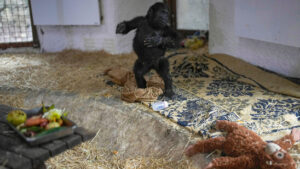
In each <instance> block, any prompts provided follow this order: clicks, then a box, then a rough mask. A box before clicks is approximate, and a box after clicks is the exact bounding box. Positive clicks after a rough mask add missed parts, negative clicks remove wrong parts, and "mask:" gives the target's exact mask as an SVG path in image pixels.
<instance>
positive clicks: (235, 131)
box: [185, 120, 300, 169]
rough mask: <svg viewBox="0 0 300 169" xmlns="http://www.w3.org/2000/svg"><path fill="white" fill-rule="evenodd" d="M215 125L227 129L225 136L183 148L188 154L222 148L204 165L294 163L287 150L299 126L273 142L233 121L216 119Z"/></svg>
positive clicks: (280, 167)
mask: <svg viewBox="0 0 300 169" xmlns="http://www.w3.org/2000/svg"><path fill="white" fill-rule="evenodd" d="M216 128H217V129H219V130H223V131H226V132H227V136H226V137H216V138H211V139H208V140H203V141H199V142H197V143H196V144H194V145H191V146H189V147H188V148H187V149H186V150H185V155H187V156H188V157H190V156H193V155H194V154H196V153H209V152H212V151H214V150H215V149H219V150H222V151H223V152H224V153H225V154H226V156H225V157H219V158H216V159H214V160H212V162H210V163H209V164H208V165H207V166H206V167H205V169H254V168H257V167H260V168H261V169H296V163H295V161H294V160H293V159H292V157H291V156H290V155H289V154H288V152H287V150H288V149H289V148H291V147H292V146H293V144H294V143H295V142H296V141H299V140H300V130H299V129H293V130H292V132H291V134H289V135H286V136H285V137H283V138H281V139H280V140H277V141H275V142H271V143H267V142H264V141H263V140H262V139H261V138H260V137H259V136H258V135H257V134H256V133H254V132H253V131H251V130H249V129H247V128H245V127H243V126H240V125H238V124H237V123H234V122H229V121H224V120H220V121H217V123H216Z"/></svg>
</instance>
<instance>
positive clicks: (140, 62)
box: [116, 3, 181, 98]
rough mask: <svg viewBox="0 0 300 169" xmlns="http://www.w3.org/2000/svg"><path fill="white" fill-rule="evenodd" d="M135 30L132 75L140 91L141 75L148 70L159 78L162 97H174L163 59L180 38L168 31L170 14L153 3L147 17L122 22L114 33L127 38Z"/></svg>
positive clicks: (167, 67)
mask: <svg viewBox="0 0 300 169" xmlns="http://www.w3.org/2000/svg"><path fill="white" fill-rule="evenodd" d="M133 29H137V30H136V34H135V37H134V40H133V49H134V51H135V53H136V54H137V55H138V59H137V60H136V62H135V65H134V70H133V71H134V74H135V79H136V82H137V85H138V87H139V88H146V81H145V79H144V75H145V74H146V73H147V72H149V71H150V70H151V69H154V70H156V72H157V73H158V74H159V75H160V76H161V77H162V79H163V80H164V83H165V92H164V96H166V97H169V98H171V97H172V96H173V95H174V92H173V89H172V79H171V76H170V73H169V62H168V60H167V58H165V57H164V55H165V51H166V49H167V48H176V47H179V46H180V41H181V37H180V36H179V34H178V33H177V32H176V31H174V30H172V29H171V27H170V20H169V11H168V8H167V6H166V5H165V4H163V3H155V4H154V5H152V6H151V7H150V8H149V10H148V12H147V15H146V16H145V17H144V16H139V17H136V18H134V19H132V20H130V21H124V22H121V23H119V24H118V25H117V30H116V33H120V34H127V33H128V32H129V31H131V30H133Z"/></svg>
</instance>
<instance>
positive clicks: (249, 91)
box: [144, 53, 300, 140]
mask: <svg viewBox="0 0 300 169" xmlns="http://www.w3.org/2000/svg"><path fill="white" fill-rule="evenodd" d="M170 63H171V74H172V78H173V81H174V85H175V93H176V97H175V99H173V100H169V99H167V100H166V101H168V103H169V107H168V108H166V109H164V110H161V111H159V112H160V113H161V114H162V115H164V116H165V117H167V118H169V119H171V120H172V121H174V122H176V123H178V124H179V125H181V126H184V127H186V128H188V129H190V130H192V131H194V132H197V133H199V134H201V135H203V136H207V137H214V136H216V135H218V133H216V132H215V131H214V127H213V126H214V123H215V122H216V120H230V121H236V122H238V123H240V124H241V125H244V126H246V127H248V128H250V129H252V130H253V131H255V132H256V133H258V134H259V135H260V136H262V137H263V138H264V139H266V140H274V139H277V138H280V137H281V136H283V135H285V134H287V133H289V132H290V130H291V129H292V128H300V99H299V98H296V97H291V96H286V95H282V94H278V93H274V92H271V91H268V90H267V89H266V88H265V87H263V86H262V85H260V84H259V83H258V82H256V81H254V80H252V79H250V78H247V77H245V76H242V75H239V74H238V72H233V71H231V70H230V69H229V68H227V67H225V66H224V65H223V64H222V63H220V62H218V61H217V60H215V59H213V58H210V57H207V56H205V55H197V54H192V53H191V54H185V55H179V56H175V57H174V58H172V59H171V60H170ZM144 104H146V105H148V106H149V107H150V105H151V103H144Z"/></svg>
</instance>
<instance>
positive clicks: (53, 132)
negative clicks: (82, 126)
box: [6, 105, 77, 145]
mask: <svg viewBox="0 0 300 169" xmlns="http://www.w3.org/2000/svg"><path fill="white" fill-rule="evenodd" d="M66 116H67V112H65V111H64V110H61V109H57V108H55V106H54V105H52V106H50V107H45V106H44V105H43V106H42V107H39V108H35V109H31V110H12V111H11V112H9V113H8V114H7V117H6V119H7V122H8V124H9V126H10V127H11V128H12V129H13V130H15V131H16V132H17V133H18V134H19V135H20V136H21V137H22V138H23V139H24V140H25V141H26V142H28V143H29V144H30V145H38V144H42V143H46V142H49V141H51V140H55V139H58V138H61V137H64V136H67V135H71V134H73V133H74V129H75V128H76V127H77V126H76V124H75V123H74V122H72V121H71V120H69V119H68V118H67V117H66Z"/></svg>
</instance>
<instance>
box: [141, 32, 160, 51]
mask: <svg viewBox="0 0 300 169" xmlns="http://www.w3.org/2000/svg"><path fill="white" fill-rule="evenodd" d="M162 41H163V38H162V37H161V36H160V35H159V34H158V33H154V34H152V35H150V36H148V37H146V38H145V40H144V46H146V47H149V48H151V47H157V46H159V45H161V43H162Z"/></svg>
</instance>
